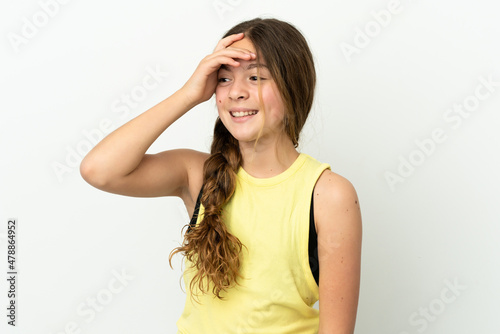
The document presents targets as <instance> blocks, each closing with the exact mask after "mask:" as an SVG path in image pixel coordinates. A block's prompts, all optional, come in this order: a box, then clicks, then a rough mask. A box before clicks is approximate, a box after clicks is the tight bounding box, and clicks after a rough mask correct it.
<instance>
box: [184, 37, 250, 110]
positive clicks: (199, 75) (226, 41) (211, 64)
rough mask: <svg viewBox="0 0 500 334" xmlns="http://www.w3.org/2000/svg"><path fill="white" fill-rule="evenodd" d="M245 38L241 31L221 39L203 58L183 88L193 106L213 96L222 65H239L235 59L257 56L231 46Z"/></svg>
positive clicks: (248, 58) (247, 58)
mask: <svg viewBox="0 0 500 334" xmlns="http://www.w3.org/2000/svg"><path fill="white" fill-rule="evenodd" d="M243 38H244V34H243V33H239V34H235V35H230V36H228V37H226V38H223V39H221V40H220V41H219V43H217V46H216V47H215V50H214V52H213V53H212V54H210V55H208V56H206V57H205V58H203V59H202V60H201V62H200V64H199V65H198V67H197V68H196V70H195V71H194V73H193V75H192V76H191V77H190V78H189V80H188V81H187V82H186V83H185V84H184V86H183V87H182V88H181V90H182V91H183V92H184V93H185V94H186V97H187V98H188V100H189V102H190V104H191V105H192V106H195V105H197V104H199V103H201V102H205V101H207V100H208V99H210V98H211V97H212V95H213V94H214V92H215V88H216V86H217V72H218V70H219V68H220V66H221V65H223V64H224V65H228V66H234V67H237V66H239V65H240V63H239V62H237V61H236V60H235V59H243V60H251V59H255V58H256V56H255V54H254V53H252V52H250V51H249V50H246V49H241V48H234V47H230V45H231V44H233V43H234V42H236V41H239V40H241V39H243Z"/></svg>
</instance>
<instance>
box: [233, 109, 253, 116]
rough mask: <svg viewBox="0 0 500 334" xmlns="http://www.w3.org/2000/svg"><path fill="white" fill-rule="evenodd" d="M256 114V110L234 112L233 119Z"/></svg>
mask: <svg viewBox="0 0 500 334" xmlns="http://www.w3.org/2000/svg"><path fill="white" fill-rule="evenodd" d="M256 113H257V111H256V110H253V111H232V112H231V115H233V117H243V116H249V115H255V114H256Z"/></svg>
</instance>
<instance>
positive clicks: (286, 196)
mask: <svg viewBox="0 0 500 334" xmlns="http://www.w3.org/2000/svg"><path fill="white" fill-rule="evenodd" d="M315 81H316V75H315V69H314V63H313V57H312V55H311V52H310V50H309V47H308V45H307V43H306V41H305V39H304V37H303V36H302V35H301V33H300V32H299V31H298V30H297V29H296V28H294V27H293V26H292V25H290V24H289V23H286V22H283V21H279V20H276V19H254V20H250V21H246V22H243V23H240V24H238V25H237V26H235V27H233V28H232V29H231V30H229V31H228V32H227V33H226V35H225V36H224V38H223V39H222V40H221V41H220V42H219V43H218V44H217V46H216V48H215V51H214V52H213V53H212V54H210V55H208V56H207V57H205V58H204V59H203V60H202V61H201V62H200V64H199V66H198V67H197V68H196V70H195V71H194V73H193V75H192V76H191V77H190V79H189V80H188V81H187V82H186V84H185V85H184V86H183V87H182V88H181V89H179V90H178V91H176V92H175V93H174V94H173V95H172V96H170V97H169V98H167V99H166V100H164V101H162V102H160V103H159V104H157V105H156V106H154V107H152V108H151V109H149V110H147V111H146V112H144V113H143V114H141V115H139V116H138V117H136V118H135V119H133V120H131V121H129V122H128V123H126V124H124V125H123V126H122V127H120V128H118V129H117V130H115V131H114V132H113V133H111V134H109V135H108V136H107V137H106V138H105V139H103V140H102V141H101V142H100V143H99V144H98V145H96V147H95V148H94V149H93V150H92V151H91V152H89V154H88V155H87V156H86V157H85V159H84V160H83V161H82V164H81V167H80V170H81V174H82V176H83V178H84V179H85V180H86V181H87V182H89V183H90V184H91V185H93V186H95V187H97V188H99V189H102V190H105V191H108V192H112V193H117V194H122V195H129V196H144V197H147V196H178V197H180V198H181V199H182V200H183V201H184V203H185V205H186V208H187V210H188V212H189V214H190V215H191V216H192V217H193V218H192V220H191V223H190V226H189V228H188V229H187V231H186V233H185V238H184V242H183V244H182V246H181V247H179V248H177V249H175V250H174V251H173V252H172V254H171V256H172V255H173V254H175V253H177V252H180V253H182V254H184V255H185V260H186V269H185V273H184V279H185V283H186V290H187V298H186V305H185V308H184V312H183V313H182V316H181V318H180V319H179V321H178V322H177V326H178V329H179V332H178V333H184V334H188V333H189V334H199V333H217V334H221V333H294V334H296V333H307V334H308V333H318V332H319V333H329V334H330V333H339V334H340V333H343V334H344V333H353V332H354V325H355V320H356V311H357V304H358V294H359V280H360V257H361V214H360V209H359V201H358V199H357V195H356V192H355V190H354V188H353V186H352V185H351V183H350V182H349V181H347V180H346V179H345V178H343V177H341V176H340V175H338V174H335V173H333V172H332V171H330V166H329V165H328V164H324V163H323V164H322V163H320V162H318V161H316V160H315V159H313V158H311V157H310V156H308V155H306V154H303V153H299V152H298V151H297V149H296V148H297V146H298V139H299V133H300V131H301V129H302V127H303V125H304V123H305V121H306V118H307V115H308V114H309V111H310V109H311V105H312V102H313V96H314V87H315ZM214 93H215V97H216V104H217V109H218V113H219V117H218V118H217V121H216V123H215V130H214V138H213V143H212V147H211V152H210V154H207V153H202V152H197V151H193V150H188V149H178V150H170V151H164V152H161V153H158V154H145V152H146V151H147V149H148V148H149V147H150V146H151V144H152V143H153V142H154V141H155V140H156V139H157V138H158V136H160V134H161V133H162V132H163V131H165V130H166V129H167V128H168V127H169V126H170V125H171V124H172V123H173V122H175V121H176V120H177V119H178V118H180V117H181V116H182V115H183V114H185V113H186V112H187V111H189V110H190V109H191V108H193V107H194V106H196V105H197V104H199V103H202V102H204V101H207V100H208V99H210V97H212V95H213V94H214ZM170 259H171V257H170ZM318 299H319V311H318V310H316V309H315V308H313V305H314V304H315V302H316V301H317V300H318Z"/></svg>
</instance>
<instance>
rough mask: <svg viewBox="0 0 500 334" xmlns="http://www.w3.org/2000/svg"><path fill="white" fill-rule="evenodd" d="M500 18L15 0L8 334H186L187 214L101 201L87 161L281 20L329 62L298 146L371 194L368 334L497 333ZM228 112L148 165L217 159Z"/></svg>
mask: <svg viewBox="0 0 500 334" xmlns="http://www.w3.org/2000/svg"><path fill="white" fill-rule="evenodd" d="M44 4H47V5H44ZM56 5H57V6H56ZM44 8H45V9H44ZM388 8H390V9H391V10H392V11H393V12H392V13H391V12H390V11H389V12H388V11H387V9H388ZM46 12H47V13H49V14H50V15H49V14H47V13H46ZM377 13H378V14H377ZM383 13H385V16H384V14H383ZM387 13H390V17H389V16H388V15H387ZM498 13H499V5H498V4H497V3H496V2H494V1H491V0H490V1H487V0H480V1H464V0H458V1H457V0H454V1H452V0H443V1H429V0H413V1H410V0H401V2H399V4H398V3H397V2H391V1H387V0H381V1H368V0H362V1H351V2H347V1H326V0H324V1H289V0H288V1H285V0H279V1H268V0H266V1H264V0H259V1H248V0H217V1H213V0H209V1H201V0H196V1H141V2H139V1H130V0H122V1H95V0H94V1H76V0H73V1H66V2H63V1H62V0H61V1H60V2H55V0H52V1H49V0H42V1H40V2H38V1H34V0H30V1H14V0H4V1H2V3H1V5H0V22H1V23H0V24H1V36H2V38H1V42H0V48H1V62H0V67H1V76H0V85H1V86H0V88H1V97H2V98H1V101H0V103H1V112H0V143H1V162H0V169H1V172H0V191H1V195H0V201H1V202H0V222H1V225H0V252H1V253H0V254H1V255H0V259H1V260H0V261H1V262H2V263H1V264H0V267H1V268H2V272H3V273H1V274H0V276H1V277H6V275H7V274H6V272H7V269H6V266H7V263H6V260H7V259H6V257H7V240H8V239H7V219H8V218H17V219H18V224H19V228H18V230H17V233H18V245H19V246H18V253H17V256H18V263H17V265H18V271H19V276H18V287H17V289H18V300H17V303H18V309H17V327H16V328H12V327H11V326H7V324H6V323H7V320H8V319H7V317H6V315H7V310H6V307H7V303H8V299H7V290H8V287H7V281H6V280H5V279H4V278H2V279H1V280H0V305H1V307H0V309H1V310H2V311H1V316H0V319H2V320H1V325H0V331H1V332H2V333H6V332H7V333H23V334H31V333H36V334H56V333H58V334H61V333H67V334H68V333H95V334H100V333H122V334H128V333H175V332H176V325H175V323H176V321H177V319H178V317H179V316H180V314H181V312H182V309H183V307H184V299H185V294H184V292H183V291H182V289H181V273H182V268H181V266H180V262H181V257H180V256H177V257H176V258H175V261H174V270H172V269H170V267H169V265H168V255H169V253H170V251H171V250H172V249H173V248H174V247H176V246H177V245H178V244H179V243H180V242H181V240H182V237H181V229H182V227H183V226H184V224H186V223H187V222H188V216H187V213H186V211H185V209H184V207H183V205H182V203H181V201H180V200H179V199H177V198H147V199H145V198H127V197H124V196H118V195H113V194H108V193H104V192H101V191H99V190H97V189H95V188H92V187H91V186H90V185H88V184H87V183H85V182H84V181H83V179H82V178H81V176H80V174H79V171H78V164H79V161H80V160H81V158H82V156H83V155H84V154H85V153H86V152H87V151H88V150H89V149H90V147H92V146H93V145H94V143H95V142H96V141H97V140H98V139H99V138H100V136H101V134H104V133H107V132H109V130H110V128H116V127H117V126H119V125H121V124H123V123H124V122H126V121H128V120H130V119H131V118H133V117H134V116H136V115H138V114H140V113H141V112H143V111H145V110H147V109H149V108H150V107H152V106H154V105H155V104H157V103H159V102H160V101H162V100H163V99H165V98H166V97H168V96H169V95H170V94H172V93H173V92H174V91H175V90H176V89H178V88H180V87H181V85H182V84H183V83H184V82H185V81H186V80H187V78H189V76H190V75H191V73H192V72H193V70H194V69H195V67H196V66H197V64H198V62H199V61H200V60H201V58H203V57H204V56H205V55H206V54H208V53H210V52H211V51H212V49H213V48H214V46H215V44H216V43H217V41H218V40H219V38H220V37H221V36H222V35H223V34H224V33H225V31H226V30H227V29H229V28H230V27H232V26H233V25H234V24H236V23H238V22H240V21H242V20H246V19H250V18H253V17H256V16H263V17H277V18H280V19H283V20H287V21H289V22H291V23H293V24H294V25H296V26H297V27H298V28H299V29H300V30H301V31H302V32H303V33H304V35H305V36H306V38H307V39H308V41H309V43H310V46H311V48H312V51H313V53H314V55H315V59H316V66H317V72H318V87H317V95H316V102H315V106H314V109H313V112H312V114H311V116H310V119H309V121H308V123H307V125H306V127H305V129H304V132H303V133H302V141H301V146H300V150H301V151H302V152H304V153H308V154H310V155H312V156H314V157H315V158H317V159H318V160H320V161H323V162H328V163H330V164H331V165H332V169H333V170H334V171H335V172H337V173H339V174H341V175H343V176H344V177H346V178H348V179H349V180H350V181H351V182H352V183H353V184H354V186H355V187H356V189H357V191H358V195H359V198H360V203H361V207H362V214H363V224H364V225H363V226H364V231H363V232H364V234H363V258H362V279H361V296H360V302H359V311H358V318H357V325H356V333H368V334H378V333H382V334H393V333H394V334H413V333H429V334H430V333H440V334H442V333H453V334H470V333H480V334H496V333H499V332H500V324H499V323H498V314H499V312H500V302H499V300H500V288H499V282H500V266H499V260H498V256H499V255H500V237H499V236H500V224H499V223H500V212H499V199H500V196H499V195H498V189H499V187H500V178H499V176H498V170H499V167H500V157H499V151H500V150H499V149H500V134H499V132H498V130H497V129H498V128H499V127H500V116H499V107H500V86H499V85H498V82H499V81H500V66H499V59H500V46H499V45H500V44H499V36H500V21H499V20H498ZM377 17H378V21H377V19H376V18H377ZM379 22H380V23H379ZM30 26H31V27H30ZM363 31H364V32H363ZM363 35H364V36H363ZM348 48H349V50H351V52H352V53H350V54H349V53H348V52H346V51H345V50H347V49H348ZM354 48H355V51H353V50H354ZM343 50H344V51H343ZM154 71H156V72H157V73H158V74H157V75H156V81H155V80H151V78H152V77H151V78H148V75H149V76H150V75H151V74H150V73H151V72H154ZM145 79H146V80H148V81H147V82H148V83H149V84H150V85H149V86H147V87H148V89H146V88H144V87H143V80H145ZM482 80H483V81H484V80H486V81H488V80H490V81H493V82H496V84H495V85H491V84H490V86H489V89H490V90H488V88H487V87H486V86H484V84H482V82H483V81H482ZM152 86H154V87H152ZM478 92H479V93H478ZM475 94H479V96H480V97H481V99H478V98H477V97H476V95H475ZM127 95H128V96H130V97H131V100H130V102H129V103H130V105H127V104H126V102H124V100H123V99H124V96H127ZM475 103H476V104H475ZM464 104H467V105H466V107H467V108H469V109H470V110H471V111H470V112H469V111H466V109H465V107H462V109H463V110H465V111H466V113H465V112H464V113H463V115H464V116H459V115H460V114H458V113H457V112H456V111H454V109H453V108H454V105H455V108H460V106H461V105H462V106H463V105H464ZM455 110H457V109H455ZM215 116H216V109H215V104H214V102H213V100H211V101H209V102H207V103H205V104H202V105H199V106H198V107H196V108H195V109H194V110H193V111H191V112H190V113H188V114H187V115H185V116H184V117H182V118H181V119H180V120H179V121H178V122H177V123H175V124H174V125H173V126H172V127H171V128H170V129H168V130H167V131H166V132H165V133H164V134H163V135H162V136H161V137H160V138H159V139H158V140H157V141H156V142H155V143H154V144H153V146H152V147H151V149H150V150H149V151H148V152H151V153H153V152H158V151H162V150H165V149H171V148H180V147H188V148H193V149H198V150H204V151H207V150H208V148H209V145H210V141H211V133H212V128H213V122H214V120H215ZM100 127H101V128H100ZM106 131H107V132H106ZM433 133H434V134H436V133H437V134H438V135H436V136H437V137H435V138H433V135H432V134H433ZM431 140H432V141H433V142H431ZM417 143H420V144H417ZM404 161H406V162H404ZM391 173H392V174H391ZM388 175H390V177H391V178H392V181H391V179H388ZM391 182H392V183H391ZM263 233H265V232H263ZM120 273H122V275H125V277H126V278H122V280H123V282H120V281H117V280H116V278H115V277H116V276H117V275H119V274H120ZM123 273H124V274H123ZM110 284H111V286H110ZM450 286H454V287H453V288H450ZM96 298H97V299H96ZM93 299H95V300H97V302H96V303H97V304H96V305H94V307H95V308H96V309H98V310H99V311H94V309H93V308H92V306H91V305H92V304H91V303H92V302H91V301H92V300H93ZM6 329H8V331H7V330H6Z"/></svg>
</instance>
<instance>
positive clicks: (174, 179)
mask: <svg viewBox="0 0 500 334" xmlns="http://www.w3.org/2000/svg"><path fill="white" fill-rule="evenodd" d="M242 38H243V34H237V35H231V36H228V37H226V38H224V39H222V40H221V41H220V42H219V43H218V44H217V47H216V49H215V51H214V53H212V54H210V55H208V56H206V57H205V58H204V59H203V60H202V61H201V62H200V64H199V65H198V67H197V68H196V70H195V72H194V73H193V75H192V76H191V77H190V78H189V80H188V81H187V82H186V84H185V85H184V86H183V87H182V88H181V89H179V90H178V91H176V92H175V93H174V94H173V95H171V96H170V97H168V98H167V99H165V100H163V101H162V102H160V103H158V104H157V105H155V106H154V107H152V108H150V109H148V110H147V111H145V112H144V113H142V114H140V115H139V116H137V117H135V118H134V119H132V120H131V121H129V122H127V123H125V124H124V125H122V126H121V127H119V128H118V129H116V130H115V131H113V132H112V133H110V134H109V135H108V136H107V137H105V138H104V139H103V140H102V141H101V142H100V143H98V144H97V145H96V146H95V147H94V148H93V149H92V150H91V151H90V152H89V153H88V154H87V156H86V157H85V158H84V159H83V161H82V163H81V165H80V173H81V175H82V177H83V178H84V179H85V180H86V181H87V182H88V183H90V184H91V185H93V186H94V187H96V188H98V189H101V190H104V191H108V192H112V193H117V194H121V195H127V196H139V197H152V196H179V197H181V198H182V199H183V200H184V202H185V203H186V205H189V206H191V204H192V202H193V198H194V199H196V196H197V193H198V191H199V189H200V188H201V184H202V176H203V173H202V170H203V162H204V161H205V160H206V159H207V158H208V154H207V153H202V152H197V151H193V150H172V151H164V152H161V153H158V154H146V151H147V149H148V148H149V147H150V146H151V144H152V143H153V142H154V141H155V140H156V139H157V138H158V137H159V136H160V135H161V134H162V133H163V131H165V130H166V129H167V128H168V127H169V126H170V125H171V124H172V123H174V122H175V121H176V120H177V119H179V118H180V117H181V116H182V115H184V114H185V113H186V112H187V111H189V110H190V109H191V108H193V107H194V106H196V105H197V104H199V103H201V102H204V101H206V100H208V99H210V97H211V96H212V95H213V93H214V91H215V87H216V85H217V71H218V69H219V68H220V66H221V65H222V64H226V65H231V66H238V62H237V61H236V60H235V59H238V58H240V59H245V60H249V59H252V58H255V55H253V54H252V53H250V51H248V50H244V49H237V48H232V47H229V48H228V46H230V45H231V44H232V43H233V42H235V41H237V40H240V39H242Z"/></svg>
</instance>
